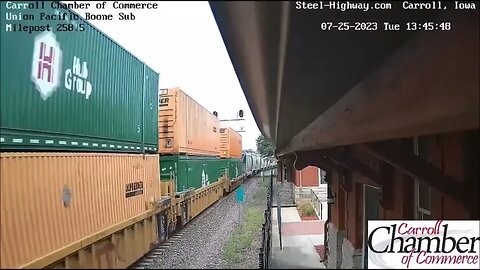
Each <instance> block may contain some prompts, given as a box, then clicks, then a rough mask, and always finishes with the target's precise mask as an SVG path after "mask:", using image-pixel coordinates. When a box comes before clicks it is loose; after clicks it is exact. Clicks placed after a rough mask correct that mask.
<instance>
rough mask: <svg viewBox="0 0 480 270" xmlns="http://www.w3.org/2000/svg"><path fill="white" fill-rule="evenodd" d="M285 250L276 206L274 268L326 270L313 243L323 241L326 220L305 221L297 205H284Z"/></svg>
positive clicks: (319, 243)
mask: <svg viewBox="0 0 480 270" xmlns="http://www.w3.org/2000/svg"><path fill="white" fill-rule="evenodd" d="M281 215H282V216H281V220H282V247H283V248H282V249H280V237H279V234H278V220H277V209H276V208H273V209H272V262H271V268H274V269H324V268H325V265H324V264H323V263H321V262H320V256H319V255H318V253H317V251H316V249H315V247H314V246H318V245H322V244H323V239H324V235H323V221H304V222H302V221H301V219H300V216H299V215H298V212H297V210H296V208H294V207H292V208H282V213H281Z"/></svg>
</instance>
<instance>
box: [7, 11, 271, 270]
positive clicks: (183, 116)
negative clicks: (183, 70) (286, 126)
mask: <svg viewBox="0 0 480 270" xmlns="http://www.w3.org/2000/svg"><path fill="white" fill-rule="evenodd" d="M1 11H2V14H1V24H2V25H3V24H4V23H5V22H4V20H5V13H6V12H7V10H6V8H5V2H3V3H2V8H1ZM30 12H31V13H32V15H33V16H34V17H35V18H36V19H35V20H29V21H23V22H22V25H24V26H32V27H33V26H36V25H38V24H39V21H38V18H40V11H39V10H35V9H33V10H30ZM41 12H43V13H45V14H51V15H53V14H55V15H61V14H64V13H68V14H75V12H73V11H72V10H68V9H54V8H52V5H45V9H43V10H41ZM60 17H61V16H60ZM66 18H69V16H66ZM66 23H67V22H66ZM70 23H71V22H70ZM70 25H75V27H77V29H76V30H77V31H70V32H66V31H59V30H58V29H52V31H47V32H34V33H31V34H29V33H25V32H13V31H12V32H10V31H7V30H8V29H6V28H1V35H2V41H1V59H2V61H1V75H2V76H1V77H2V80H1V82H0V86H1V92H0V105H1V106H0V108H1V109H0V110H1V116H0V117H1V126H0V146H1V148H0V149H1V153H0V174H1V189H0V190H1V204H0V206H1V213H2V214H1V215H0V219H1V226H0V236H1V246H0V267H1V268H126V267H128V266H130V265H131V264H132V263H134V262H135V261H136V260H138V259H139V258H141V257H142V256H143V255H144V254H146V253H148V252H149V251H150V250H151V249H153V248H154V247H155V246H156V245H158V244H160V243H162V242H163V241H166V240H167V239H168V238H169V236H170V235H171V234H172V232H174V231H177V230H180V229H181V228H182V227H183V226H185V224H186V223H188V222H189V221H191V220H192V219H193V218H195V217H196V216H197V215H198V214H200V213H201V212H202V211H204V210H205V209H207V208H208V207H209V206H210V205H212V204H213V203H215V202H216V201H218V200H219V199H220V198H222V197H223V196H225V195H226V194H228V193H230V192H232V191H233V190H234V189H235V188H236V187H238V186H239V185H241V184H242V183H243V182H244V181H246V180H247V179H248V178H250V177H251V176H252V175H255V174H256V173H258V172H259V171H261V170H262V169H266V168H271V167H272V166H273V165H274V164H273V163H272V162H271V161H270V162H267V161H263V159H262V158H261V157H259V156H258V155H256V154H253V153H251V152H248V153H247V152H246V151H242V138H241V136H240V135H239V134H238V133H236V132H235V131H233V130H232V129H230V128H228V127H222V126H220V124H219V120H218V119H217V118H216V117H215V116H214V115H213V114H211V113H209V112H208V111H207V110H206V109H205V108H203V107H202V106H201V105H200V104H198V103H196V102H195V100H193V99H192V98H190V97H189V96H188V95H186V94H185V93H184V92H183V91H182V90H181V89H179V88H172V89H161V90H159V89H158V81H159V74H158V73H157V72H155V71H154V70H153V69H151V68H150V67H148V66H147V65H145V64H144V63H143V62H142V61H140V60H139V59H137V58H136V57H135V56H134V55H132V54H131V53H129V52H128V51H126V50H125V49H124V48H122V47H121V46H120V45H119V44H117V43H116V42H114V41H113V40H112V39H110V38H109V37H108V36H107V35H105V34H104V33H102V32H100V31H99V30H98V29H96V28H95V27H94V26H92V25H91V24H90V23H88V22H87V21H85V20H83V19H78V20H76V21H75V24H70Z"/></svg>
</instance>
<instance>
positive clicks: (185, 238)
mask: <svg viewBox="0 0 480 270" xmlns="http://www.w3.org/2000/svg"><path fill="white" fill-rule="evenodd" d="M243 185H244V190H245V194H244V200H245V201H244V203H242V204H240V205H239V203H237V201H236V194H235V191H234V192H232V193H231V194H229V195H227V196H226V197H223V198H221V199H220V200H219V201H218V202H216V203H215V204H213V205H212V206H211V207H210V208H208V209H207V210H205V211H204V212H203V213H201V214H200V215H199V216H197V217H196V218H195V219H194V220H192V221H190V222H189V223H188V224H187V226H186V227H185V228H184V229H183V230H181V231H180V232H179V233H178V235H177V236H176V237H175V239H174V240H172V241H168V242H172V243H171V244H166V245H162V246H161V247H159V248H157V249H156V250H154V251H153V252H151V253H150V254H149V255H147V256H146V257H145V258H144V259H142V260H140V261H139V262H137V263H136V264H135V266H134V267H132V268H134V269H185V268H186V269H192V268H194V269H201V268H203V269H205V268H207V269H224V268H247V269H252V268H258V253H259V248H260V246H261V227H260V232H259V233H257V232H256V233H255V235H254V236H253V241H252V244H251V245H252V246H251V247H250V248H249V250H246V251H245V252H244V253H243V254H242V256H243V259H242V261H241V263H240V264H238V265H232V264H231V262H227V261H226V260H225V258H224V256H223V248H224V247H225V244H226V243H227V242H228V240H229V238H230V237H231V236H232V234H233V233H234V232H235V230H236V229H237V228H238V225H239V224H242V223H243V221H244V219H245V210H246V208H247V207H248V205H249V203H250V202H251V201H252V199H253V197H254V195H255V193H256V192H257V190H258V189H259V187H260V186H261V185H263V181H262V178H261V177H253V178H251V179H250V180H248V181H247V182H246V183H244V184H243ZM265 207H266V205H265ZM237 230H238V229H237Z"/></svg>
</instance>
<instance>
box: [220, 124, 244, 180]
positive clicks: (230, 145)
mask: <svg viewBox="0 0 480 270" xmlns="http://www.w3.org/2000/svg"><path fill="white" fill-rule="evenodd" d="M219 152H220V158H221V159H222V160H223V168H224V169H225V170H226V171H227V173H228V175H229V176H230V179H231V180H232V181H233V180H235V179H236V178H238V177H240V176H242V175H243V173H244V167H243V164H242V135H240V134H239V133H237V132H236V131H235V130H233V129H232V128H230V127H221V128H220V151H219Z"/></svg>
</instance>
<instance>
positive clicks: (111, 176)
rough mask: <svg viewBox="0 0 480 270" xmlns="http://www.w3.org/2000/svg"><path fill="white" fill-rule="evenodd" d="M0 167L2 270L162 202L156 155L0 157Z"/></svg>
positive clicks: (28, 261) (28, 260)
mask: <svg viewBox="0 0 480 270" xmlns="http://www.w3.org/2000/svg"><path fill="white" fill-rule="evenodd" d="M0 164H1V166H0V174H1V190H0V192H1V193H0V194H1V228H0V237H1V247H0V255H1V257H0V262H1V263H0V266H1V268H18V267H22V266H25V265H28V264H31V263H32V262H35V261H37V260H41V259H43V260H45V257H47V255H51V254H53V253H55V252H58V251H60V250H62V249H64V248H66V247H67V246H69V245H72V244H76V243H78V242H79V241H81V240H82V239H85V238H86V237H88V236H91V235H93V234H96V233H99V232H101V231H102V230H105V229H108V228H109V227H112V226H114V225H116V224H119V223H121V222H124V221H126V220H129V219H132V218H133V217H135V216H138V215H141V214H142V213H145V212H146V211H147V204H148V203H149V202H151V201H153V200H154V199H158V198H160V197H161V190H160V178H159V175H160V173H159V156H158V155H145V156H144V155H135V154H106V153H88V154H87V153H85V154H79V153H1V155H0ZM47 261H48V260H47Z"/></svg>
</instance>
